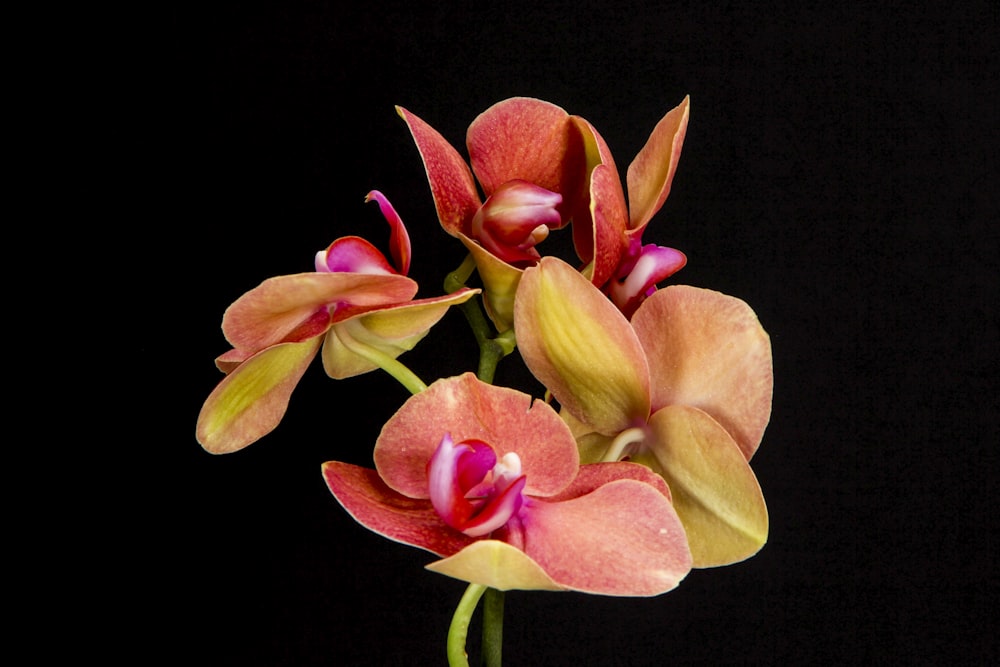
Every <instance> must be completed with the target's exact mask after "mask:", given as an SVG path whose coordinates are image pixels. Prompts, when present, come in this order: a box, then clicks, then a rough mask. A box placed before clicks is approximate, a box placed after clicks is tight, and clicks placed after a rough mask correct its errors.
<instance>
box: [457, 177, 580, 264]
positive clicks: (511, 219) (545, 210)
mask: <svg viewBox="0 0 1000 667" xmlns="http://www.w3.org/2000/svg"><path fill="white" fill-rule="evenodd" d="M561 203H562V195H560V194H559V193H556V192H551V191H550V190H546V189H545V188H542V187H539V186H537V185H534V184H533V183H529V182H527V181H522V180H512V181H507V182H506V183H504V184H503V185H501V186H500V187H499V188H497V189H496V191H495V192H494V193H493V194H491V195H490V197H489V198H488V199H487V200H486V203H485V204H483V205H482V206H481V207H480V208H479V210H478V211H476V214H475V216H474V217H473V219H472V228H471V232H472V238H474V239H476V240H477V241H479V242H480V243H481V244H482V245H483V247H484V248H486V249H487V250H489V251H490V252H491V253H492V254H494V255H495V256H497V257H498V258H500V259H502V260H503V261H505V262H508V263H510V264H514V265H517V264H533V263H534V262H535V261H537V260H538V257H539V255H538V251H537V250H535V246H536V245H537V244H538V243H541V242H542V241H544V240H545V238H546V237H548V235H549V230H550V229H552V228H558V227H559V226H560V225H561V224H562V215H561V214H560V213H559V211H558V210H557V208H556V207H557V206H559V204H561Z"/></svg>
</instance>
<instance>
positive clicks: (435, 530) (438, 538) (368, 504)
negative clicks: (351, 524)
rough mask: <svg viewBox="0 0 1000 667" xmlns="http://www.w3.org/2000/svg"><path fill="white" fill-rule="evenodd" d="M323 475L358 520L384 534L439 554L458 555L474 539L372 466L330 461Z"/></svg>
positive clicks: (346, 508) (337, 496)
mask: <svg viewBox="0 0 1000 667" xmlns="http://www.w3.org/2000/svg"><path fill="white" fill-rule="evenodd" d="M323 478H324V479H325V480H326V485H327V487H329V489H330V492H331V493H333V495H334V497H335V498H336V499H337V502H339V503H340V504H341V505H342V506H343V507H344V509H345V510H347V512H348V514H350V515H351V517H353V518H354V520H355V521H357V522H358V523H360V524H361V525H363V526H364V527H365V528H368V529H369V530H372V531H374V532H376V533H378V534H379V535H382V536H383V537H387V538H389V539H390V540H394V541H396V542H401V543H403V544H409V545H411V546H415V547H420V548H421V549H426V550H427V551H430V552H431V553H433V554H436V555H438V556H449V555H451V554H454V553H456V552H458V551H460V550H461V549H463V548H464V547H466V546H468V545H469V544H470V543H471V542H472V538H470V537H467V536H466V535H463V534H462V533H460V532H459V531H457V530H455V529H453V528H449V527H448V526H447V525H446V524H445V523H444V521H442V520H441V517H439V516H438V514H437V512H435V511H434V508H433V507H432V506H431V503H430V501H429V500H422V499H414V498H407V497H406V496H403V495H400V494H398V493H396V492H395V491H393V490H392V489H390V488H389V487H388V486H386V485H385V483H384V482H383V481H382V480H381V479H380V478H379V476H378V473H377V472H375V471H374V470H371V469H370V468H362V467H359V466H354V465H350V464H348V463H340V462H339V461H329V462H327V463H324V464H323Z"/></svg>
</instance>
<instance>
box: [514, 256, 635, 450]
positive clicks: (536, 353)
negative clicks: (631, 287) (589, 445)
mask: <svg viewBox="0 0 1000 667" xmlns="http://www.w3.org/2000/svg"><path fill="white" fill-rule="evenodd" d="M514 322H515V324H514V330H515V331H516V332H517V344H518V349H519V350H520V352H521V356H522V358H523V359H524V361H525V363H526V364H527V366H528V368H529V369H531V372H532V373H533V374H534V375H535V377H537V378H538V379H539V380H540V381H541V382H542V384H544V385H545V386H546V388H548V389H549V390H550V391H551V392H552V395H553V396H555V398H556V400H558V401H559V403H560V404H561V405H562V407H563V408H564V409H566V410H568V411H569V412H570V413H572V414H573V416H574V417H576V418H577V419H578V420H580V421H583V422H585V423H587V424H589V425H590V426H592V427H593V428H594V430H596V431H598V432H600V433H603V434H605V435H612V434H617V433H618V432H620V431H622V430H624V429H626V428H628V427H630V426H633V425H635V424H636V423H640V422H644V421H645V420H646V417H647V416H648V415H649V375H648V370H647V368H646V360H645V356H644V354H643V351H642V347H641V345H640V344H639V339H638V338H636V336H635V332H633V331H632V327H631V326H630V325H629V323H628V321H627V320H626V319H625V318H624V317H623V316H622V314H621V313H620V312H619V311H618V309H617V308H616V307H615V306H614V304H612V303H611V302H610V301H609V300H608V299H607V297H605V296H604V295H603V294H602V293H601V292H600V291H599V290H598V289H597V288H596V287H594V286H593V285H592V284H591V283H590V282H589V281H588V280H587V279H586V278H585V277H584V276H582V275H581V274H580V273H579V272H577V271H576V270H575V269H573V268H572V267H571V266H569V265H568V264H566V263H565V262H563V261H562V260H559V259H556V258H553V257H543V258H542V260H541V261H540V262H539V263H538V266H535V267H532V268H529V269H527V270H525V272H524V275H523V276H522V277H521V284H520V286H519V287H518V290H517V298H516V300H515V303H514Z"/></svg>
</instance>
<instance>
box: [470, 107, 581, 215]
mask: <svg viewBox="0 0 1000 667" xmlns="http://www.w3.org/2000/svg"><path fill="white" fill-rule="evenodd" d="M466 143H467V146H468V149H469V160H470V162H471V163H472V170H473V171H474V172H475V174H476V178H478V179H479V182H480V184H482V186H483V191H484V192H485V193H486V195H487V196H489V195H491V194H492V193H493V192H494V191H495V190H496V189H497V188H499V187H500V186H501V185H503V184H504V183H506V182H507V181H512V180H515V179H520V180H525V181H530V182H531V183H534V184H535V185H539V186H541V187H543V188H545V189H546V190H551V191H552V192H558V193H559V194H561V195H563V197H564V202H569V201H572V200H573V199H575V198H576V197H577V196H578V193H579V191H580V189H581V188H582V187H583V185H584V181H583V179H584V177H585V175H586V172H585V169H584V160H585V158H584V151H583V145H582V143H581V141H580V135H579V132H578V131H577V130H576V128H575V127H574V125H573V123H572V121H571V120H570V116H569V114H567V113H566V111H564V110H563V109H562V108H561V107H558V106H556V105H555V104H552V103H550V102H544V101H542V100H537V99H533V98H530V97H514V98H511V99H508V100H504V101H502V102H498V103H496V104H494V105H493V106H492V107H490V108H489V109H487V110H486V111H484V112H483V113H481V114H480V115H479V116H478V117H477V118H476V119H475V120H474V121H473V122H472V124H471V125H469V131H468V134H467V136H466ZM560 209H561V210H565V205H561V206H560Z"/></svg>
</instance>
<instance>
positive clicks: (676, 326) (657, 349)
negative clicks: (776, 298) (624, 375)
mask: <svg viewBox="0 0 1000 667" xmlns="http://www.w3.org/2000/svg"><path fill="white" fill-rule="evenodd" d="M632 326H633V327H635V331H636V333H637V334H638V336H639V339H640V340H641V341H642V346H643V348H644V349H645V351H646V358H647V359H648V360H649V372H650V376H651V381H652V392H653V410H656V409H658V408H660V407H663V406H665V405H691V406H694V407H697V408H701V409H702V410H704V411H705V412H707V413H708V414H710V415H712V417H713V418H714V419H715V420H716V421H717V422H719V423H720V424H722V426H723V427H725V429H726V430H727V431H729V433H730V435H732V436H733V439H735V440H736V442H737V443H738V444H739V446H740V449H741V450H742V451H743V454H744V455H745V456H746V458H747V459H750V457H751V456H753V453H754V452H755V451H756V450H757V447H758V445H759V444H760V441H761V438H762V437H763V435H764V429H765V427H766V426H767V422H768V420H769V419H770V416H771V394H772V390H773V384H774V379H773V378H774V373H773V368H772V362H771V342H770V339H769V338H768V335H767V333H766V332H765V331H764V329H763V328H762V327H761V325H760V322H759V321H758V320H757V316H756V315H755V314H754V312H753V310H751V309H750V306H748V305H747V304H746V303H744V302H743V301H741V300H740V299H737V298H735V297H732V296H727V295H725V294H722V293H720V292H715V291H712V290H707V289H701V288H697V287H690V286H688V285H671V286H669V287H666V288H664V289H661V290H658V291H657V292H656V293H655V294H653V295H652V296H650V297H649V298H648V299H646V300H645V301H644V302H643V304H642V305H641V306H639V309H638V310H637V311H636V312H635V315H634V316H633V317H632Z"/></svg>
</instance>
